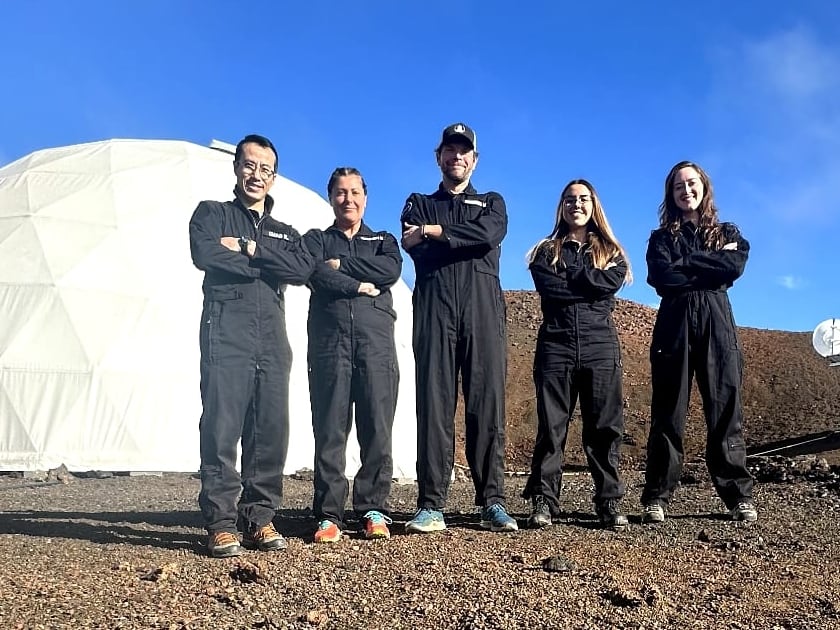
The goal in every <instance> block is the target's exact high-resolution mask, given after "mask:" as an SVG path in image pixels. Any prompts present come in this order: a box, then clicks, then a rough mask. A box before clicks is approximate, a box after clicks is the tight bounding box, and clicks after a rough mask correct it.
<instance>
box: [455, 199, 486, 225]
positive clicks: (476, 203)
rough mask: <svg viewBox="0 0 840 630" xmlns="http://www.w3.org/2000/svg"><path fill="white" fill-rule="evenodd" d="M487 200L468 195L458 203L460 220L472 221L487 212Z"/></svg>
mask: <svg viewBox="0 0 840 630" xmlns="http://www.w3.org/2000/svg"><path fill="white" fill-rule="evenodd" d="M487 205H488V204H487V201H485V200H484V199H480V198H478V197H471V196H466V197H464V198H463V199H462V200H461V201H460V202H459V203H458V210H459V214H460V215H461V217H460V220H462V221H471V220H473V219H477V218H479V217H480V216H481V215H482V214H485V213H486V212H487Z"/></svg>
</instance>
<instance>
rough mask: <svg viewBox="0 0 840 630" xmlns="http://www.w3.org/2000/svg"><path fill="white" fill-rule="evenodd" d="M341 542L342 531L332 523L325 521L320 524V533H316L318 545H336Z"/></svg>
mask: <svg viewBox="0 0 840 630" xmlns="http://www.w3.org/2000/svg"><path fill="white" fill-rule="evenodd" d="M339 540H341V530H340V529H339V528H338V525H336V524H335V523H333V522H332V521H328V520H326V519H325V520H323V521H321V522H320V523H318V531H316V532H315V542H316V543H335V542H338V541H339Z"/></svg>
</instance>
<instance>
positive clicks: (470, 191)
mask: <svg viewBox="0 0 840 630" xmlns="http://www.w3.org/2000/svg"><path fill="white" fill-rule="evenodd" d="M438 192H442V193H446V194H447V195H449V196H450V197H456V196H457V195H464V194H467V195H476V194H478V191H477V190H476V189H475V187H474V186H473V185H472V182H470V183H469V184H467V187H466V188H464V190H462V191H461V192H459V193H457V194H455V195H453V194H452V193H451V192H449V191H448V190H446V188H445V187H444V186H443V182H441V183H440V186H438Z"/></svg>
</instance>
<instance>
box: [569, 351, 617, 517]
mask: <svg viewBox="0 0 840 630" xmlns="http://www.w3.org/2000/svg"><path fill="white" fill-rule="evenodd" d="M576 381H577V385H578V391H579V392H580V413H581V418H582V421H583V450H584V452H585V453H586V461H587V462H588V463H589V470H590V472H591V473H592V481H593V482H594V483H595V496H594V500H595V503H596V504H597V503H600V502H601V501H604V500H606V499H620V498H621V497H623V496H624V492H625V487H624V483H622V481H621V478H620V475H619V472H618V466H619V459H618V458H619V449H620V448H621V440H622V437H623V436H624V409H623V400H622V388H621V366H620V365H619V364H617V363H616V362H615V361H612V360H611V361H606V362H603V363H599V364H598V365H595V366H593V367H585V368H581V369H579V370H578V371H577V374H576Z"/></svg>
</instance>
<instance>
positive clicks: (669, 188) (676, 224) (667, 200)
mask: <svg viewBox="0 0 840 630" xmlns="http://www.w3.org/2000/svg"><path fill="white" fill-rule="evenodd" d="M684 168H693V169H694V170H695V171H697V174H698V175H699V176H700V182H701V183H702V184H703V199H701V200H700V206H699V207H698V208H697V212H698V213H699V214H700V219H699V221H698V222H699V225H698V226H697V229H698V230H699V232H700V237H701V238H702V239H703V243H704V244H705V246H706V247H707V248H708V249H712V250H716V249H720V248H721V247H723V240H724V239H723V231H722V230H721V229H720V220H719V219H718V209H717V206H716V205H715V193H714V190H713V189H712V180H711V179H709V175H708V174H707V173H706V171H704V170H703V169H702V168H701V167H700V166H699V165H698V164H695V163H694V162H689V161H688V160H683V161H682V162H677V163H676V164H674V166H673V167H672V168H671V170H670V171H669V172H668V177H666V178H665V196H664V197H663V199H662V203H661V204H659V227H660V228H665V229H666V230H668V231H669V232H670V233H671V235H672V236H673V237H674V238H676V237H677V232H679V231H680V226H681V225H682V209H681V208H679V206H677V202H676V201H674V179H675V178H676V176H677V173H679V172H680V171H681V170H682V169H684Z"/></svg>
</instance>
